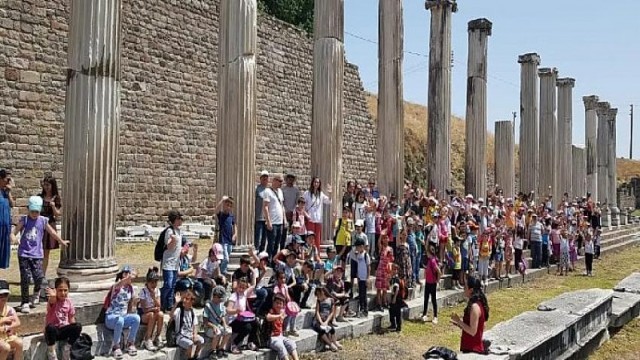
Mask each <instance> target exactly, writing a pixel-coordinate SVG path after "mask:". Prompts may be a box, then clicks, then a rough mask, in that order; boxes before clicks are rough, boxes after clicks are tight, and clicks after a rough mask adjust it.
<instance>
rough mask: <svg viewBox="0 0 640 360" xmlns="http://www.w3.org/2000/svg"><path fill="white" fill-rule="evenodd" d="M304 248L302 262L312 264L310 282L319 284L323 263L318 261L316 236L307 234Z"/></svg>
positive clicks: (322, 273)
mask: <svg viewBox="0 0 640 360" xmlns="http://www.w3.org/2000/svg"><path fill="white" fill-rule="evenodd" d="M305 242H306V244H305V248H304V260H305V261H306V260H310V261H311V263H312V264H313V276H312V280H313V282H314V283H319V282H321V279H322V278H324V263H323V262H322V259H320V250H319V249H318V248H317V247H316V244H315V243H316V235H315V234H314V233H309V234H307V236H306V237H305Z"/></svg>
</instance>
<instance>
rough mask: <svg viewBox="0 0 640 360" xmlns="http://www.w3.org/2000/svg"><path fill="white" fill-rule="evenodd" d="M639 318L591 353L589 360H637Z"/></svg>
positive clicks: (639, 347)
mask: <svg viewBox="0 0 640 360" xmlns="http://www.w3.org/2000/svg"><path fill="white" fill-rule="evenodd" d="M638 354H640V318H636V319H635V320H633V321H631V322H630V323H628V324H627V325H625V326H624V327H623V328H622V329H621V330H620V331H619V332H618V333H617V334H615V335H614V336H613V338H612V339H611V340H609V341H607V342H606V343H605V344H604V345H603V346H602V347H601V348H600V349H598V350H597V351H596V352H595V353H593V354H592V355H591V356H590V357H589V359H590V360H637V359H638V358H639V357H640V355H638Z"/></svg>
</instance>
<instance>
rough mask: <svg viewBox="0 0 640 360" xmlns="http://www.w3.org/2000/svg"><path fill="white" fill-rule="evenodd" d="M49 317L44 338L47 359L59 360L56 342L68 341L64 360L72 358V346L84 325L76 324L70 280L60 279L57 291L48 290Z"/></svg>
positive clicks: (63, 350)
mask: <svg viewBox="0 0 640 360" xmlns="http://www.w3.org/2000/svg"><path fill="white" fill-rule="evenodd" d="M47 298H48V302H47V316H46V326H45V329H44V338H45V341H46V342H47V347H48V349H47V350H48V351H47V358H48V359H49V360H57V359H58V357H57V355H56V342H57V341H66V343H65V344H64V347H63V348H62V359H63V360H69V359H70V358H71V345H73V343H74V342H76V340H77V339H78V337H80V333H81V332H82V325H80V324H78V323H77V322H76V309H75V307H74V306H73V303H72V302H71V299H69V279H67V278H66V277H59V278H57V279H56V281H55V289H47Z"/></svg>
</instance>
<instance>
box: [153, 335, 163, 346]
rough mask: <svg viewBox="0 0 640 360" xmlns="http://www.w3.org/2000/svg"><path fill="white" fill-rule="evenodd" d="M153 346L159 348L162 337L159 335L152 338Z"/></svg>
mask: <svg viewBox="0 0 640 360" xmlns="http://www.w3.org/2000/svg"><path fill="white" fill-rule="evenodd" d="M153 346H155V347H157V348H160V347H161V346H162V339H161V338H160V336H158V337H156V338H155V339H153Z"/></svg>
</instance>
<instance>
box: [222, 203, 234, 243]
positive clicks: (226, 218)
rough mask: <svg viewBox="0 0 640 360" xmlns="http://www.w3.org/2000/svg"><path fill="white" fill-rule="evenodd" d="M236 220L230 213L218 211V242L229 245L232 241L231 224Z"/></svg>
mask: <svg viewBox="0 0 640 360" xmlns="http://www.w3.org/2000/svg"><path fill="white" fill-rule="evenodd" d="M235 223H236V220H235V218H234V217H233V214H231V213H224V212H222V211H220V212H219V213H218V226H219V227H220V243H221V244H226V245H231V244H232V243H233V225H235Z"/></svg>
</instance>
